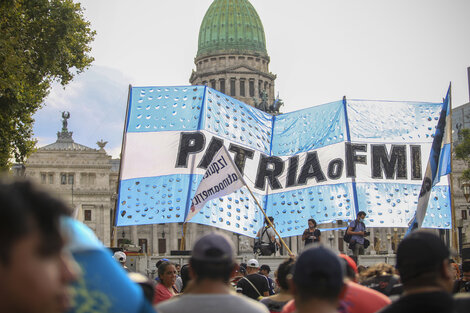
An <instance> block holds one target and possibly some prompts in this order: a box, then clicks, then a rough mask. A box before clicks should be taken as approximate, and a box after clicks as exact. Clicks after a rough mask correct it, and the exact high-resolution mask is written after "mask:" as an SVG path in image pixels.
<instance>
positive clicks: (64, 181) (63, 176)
mask: <svg viewBox="0 0 470 313" xmlns="http://www.w3.org/2000/svg"><path fill="white" fill-rule="evenodd" d="M60 183H61V184H62V185H66V184H67V174H60Z"/></svg>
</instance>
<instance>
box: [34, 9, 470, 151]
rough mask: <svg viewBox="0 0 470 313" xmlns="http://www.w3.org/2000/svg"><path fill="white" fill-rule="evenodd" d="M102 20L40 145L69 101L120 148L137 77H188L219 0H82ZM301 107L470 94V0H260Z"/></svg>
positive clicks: (274, 66) (287, 86) (286, 84)
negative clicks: (88, 58)
mask: <svg viewBox="0 0 470 313" xmlns="http://www.w3.org/2000/svg"><path fill="white" fill-rule="evenodd" d="M74 2H80V3H81V5H82V7H83V8H84V17H85V18H86V19H87V20H88V21H90V22H91V27H92V29H94V30H95V31H96V32H97V35H96V37H95V40H94V42H93V43H92V44H91V46H92V52H91V55H92V56H93V57H94V58H95V61H94V62H93V64H92V66H90V68H89V69H88V70H87V71H85V72H84V73H81V74H80V75H78V76H76V77H75V78H74V80H73V81H72V82H71V83H69V84H68V85H67V86H66V87H65V88H64V87H62V86H60V85H54V86H53V88H52V89H51V92H50V94H49V96H48V97H47V98H46V99H45V101H44V105H43V108H42V109H40V110H39V111H38V112H37V113H36V115H35V120H36V122H35V125H34V132H35V138H37V139H38V146H39V147H41V146H44V145H46V144H50V143H53V142H55V140H56V133H57V131H59V130H60V129H61V127H62V123H61V112H62V111H69V112H70V113H71V118H70V119H69V123H68V125H69V130H70V131H73V133H74V134H73V138H74V140H75V142H78V143H80V144H84V145H86V146H89V147H92V148H97V145H96V142H97V141H99V140H100V139H103V140H105V141H108V145H107V146H106V147H105V149H106V151H107V152H108V154H110V155H112V156H113V157H119V154H120V150H121V142H122V133H123V128H124V119H125V111H126V105H127V96H128V89H129V85H133V86H175V85H178V86H181V85H189V77H190V75H191V71H192V70H193V69H195V65H194V57H195V56H196V53H197V40H198V33H199V27H200V25H201V22H202V19H203V17H204V14H205V12H206V11H207V9H208V8H209V6H210V4H211V3H212V0H173V1H163V0H133V1H131V0H81V1H75V0H74ZM250 2H251V3H252V4H253V6H254V8H255V9H256V11H257V12H258V15H259V16H260V18H261V21H262V23H263V26H264V32H265V35H266V45H267V50H268V54H269V56H270V58H271V63H270V71H271V72H272V73H274V74H276V75H277V79H276V81H275V90H276V94H277V93H278V92H279V96H280V98H282V99H283V101H284V103H285V106H284V107H282V110H283V112H291V111H295V110H299V109H303V108H307V107H311V106H313V105H318V104H323V103H328V102H332V101H336V100H340V99H342V97H343V96H346V97H347V98H349V99H369V100H408V101H425V102H440V101H442V98H443V97H444V96H445V93H446V91H447V88H448V86H449V83H450V82H452V103H453V107H457V106H459V105H462V104H465V103H467V102H469V88H468V79H467V67H469V66H470V40H469V39H470V36H469V33H470V18H469V12H470V1H468V0H413V1H409V0H328V1H319V0H294V1H285V0H251V1H250Z"/></svg>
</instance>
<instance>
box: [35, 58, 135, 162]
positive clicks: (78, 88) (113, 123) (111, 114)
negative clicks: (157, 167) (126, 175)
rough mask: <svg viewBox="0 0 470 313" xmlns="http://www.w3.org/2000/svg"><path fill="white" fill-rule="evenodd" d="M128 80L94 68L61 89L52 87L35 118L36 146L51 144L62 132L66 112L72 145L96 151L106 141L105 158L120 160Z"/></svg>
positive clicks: (116, 72)
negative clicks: (68, 113)
mask: <svg viewBox="0 0 470 313" xmlns="http://www.w3.org/2000/svg"><path fill="white" fill-rule="evenodd" d="M130 81H131V79H130V78H129V77H127V76H126V75H124V74H123V73H122V72H120V71H119V70H116V69H113V68H109V67H104V66H93V67H91V68H90V69H89V70H88V71H86V72H84V73H82V74H80V75H79V76H77V77H76V78H75V79H74V80H73V81H72V82H71V83H70V84H69V85H67V86H65V88H63V87H62V86H60V85H59V84H57V85H54V86H53V87H52V89H51V92H50V94H49V96H48V97H47V98H46V100H45V101H44V106H43V108H42V109H40V110H39V111H38V112H37V113H36V114H35V116H34V118H35V125H34V133H35V137H36V138H37V139H38V141H39V143H38V146H39V147H41V146H44V145H47V144H50V143H53V142H54V141H55V140H56V133H57V132H58V131H60V130H61V128H62V122H61V120H62V117H61V112H63V111H69V112H70V115H71V117H70V119H69V120H68V129H69V131H72V132H73V139H74V141H75V142H77V143H79V144H82V145H85V146H88V147H91V148H97V146H96V142H97V141H98V140H100V139H103V140H105V141H108V145H107V146H106V147H105V149H106V151H108V154H111V155H112V156H113V157H119V154H120V151H121V142H122V132H123V129H124V119H125V116H124V115H125V113H126V105H127V95H128V85H129V82H130Z"/></svg>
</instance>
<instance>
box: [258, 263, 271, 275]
mask: <svg viewBox="0 0 470 313" xmlns="http://www.w3.org/2000/svg"><path fill="white" fill-rule="evenodd" d="M259 270H260V271H262V270H265V271H267V272H268V273H269V272H271V268H270V267H269V265H267V264H263V265H261V267H260V268H259Z"/></svg>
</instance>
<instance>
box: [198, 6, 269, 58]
mask: <svg viewBox="0 0 470 313" xmlns="http://www.w3.org/2000/svg"><path fill="white" fill-rule="evenodd" d="M220 53H234V54H238V53H240V54H246V53H248V54H255V55H260V56H264V57H267V56H268V54H267V52H266V39H265V36H264V29H263V24H261V20H260V18H259V16H258V13H256V10H255V8H253V6H252V5H251V3H250V2H249V1H248V0H214V2H212V4H211V6H210V7H209V9H208V10H207V12H206V15H205V16H204V19H203V20H202V23H201V28H200V29H199V41H198V51H197V56H196V58H199V57H204V56H208V55H214V54H220Z"/></svg>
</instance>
